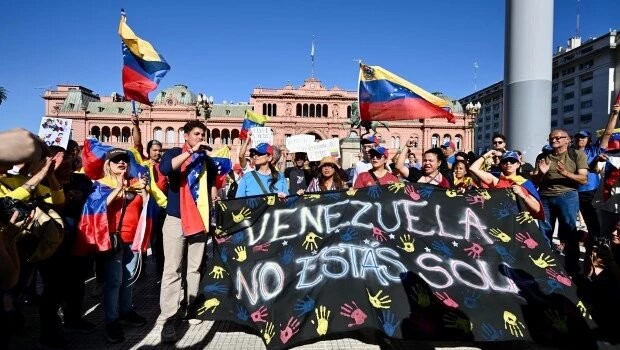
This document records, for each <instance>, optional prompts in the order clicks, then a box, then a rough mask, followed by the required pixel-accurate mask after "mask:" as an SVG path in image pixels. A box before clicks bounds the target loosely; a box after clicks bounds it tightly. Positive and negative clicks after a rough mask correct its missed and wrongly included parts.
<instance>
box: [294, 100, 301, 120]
mask: <svg viewBox="0 0 620 350" xmlns="http://www.w3.org/2000/svg"><path fill="white" fill-rule="evenodd" d="M295 112H296V113H295V115H296V116H298V117H301V103H298V104H297V107H296V109H295Z"/></svg>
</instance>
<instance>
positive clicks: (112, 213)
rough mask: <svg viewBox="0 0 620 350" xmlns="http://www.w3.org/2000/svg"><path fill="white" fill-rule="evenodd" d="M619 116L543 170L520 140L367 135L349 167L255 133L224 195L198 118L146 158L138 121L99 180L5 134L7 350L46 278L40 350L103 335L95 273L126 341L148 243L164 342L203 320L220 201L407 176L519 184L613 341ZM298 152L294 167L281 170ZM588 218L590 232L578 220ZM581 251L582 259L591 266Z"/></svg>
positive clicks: (553, 136) (2, 265) (445, 182)
mask: <svg viewBox="0 0 620 350" xmlns="http://www.w3.org/2000/svg"><path fill="white" fill-rule="evenodd" d="M619 110H620V106H618V105H616V106H614V107H613V110H612V113H611V114H610V117H609V121H608V124H607V125H606V127H605V130H604V132H603V133H602V135H601V136H600V138H599V139H598V140H593V137H592V135H591V134H590V133H589V132H586V131H580V132H578V133H576V134H575V135H573V136H572V137H571V135H569V134H568V133H567V132H566V131H565V130H562V129H554V130H552V131H551V133H550V134H549V140H548V141H549V143H548V144H546V145H544V147H543V148H542V151H541V153H540V155H538V157H537V160H536V163H535V164H534V165H531V164H529V163H526V162H525V161H524V160H523V157H522V154H521V152H519V151H518V150H512V149H511V148H510V147H509V145H510V144H509V142H510V140H507V139H506V137H505V136H504V135H501V134H496V135H494V137H493V149H491V150H489V151H487V152H485V153H484V154H481V155H480V156H477V155H476V154H474V153H473V152H469V153H464V152H456V151H457V150H456V146H455V145H454V143H452V142H451V141H449V140H448V141H446V142H445V143H444V144H442V145H441V147H438V148H431V149H428V150H426V151H425V152H424V153H423V155H422V158H421V160H420V161H418V159H417V158H416V156H415V154H414V147H413V146H414V144H413V140H410V141H408V142H407V143H406V144H405V145H404V146H403V147H402V148H400V149H398V150H396V154H393V155H390V151H389V150H388V149H387V148H385V147H383V146H381V140H380V137H379V135H370V136H366V137H363V138H362V139H361V142H360V143H361V145H360V146H361V153H360V155H361V159H360V160H359V162H357V163H355V164H352V166H351V168H350V169H349V170H345V169H343V167H342V164H341V163H340V161H339V159H336V158H334V157H331V156H329V157H325V158H323V159H321V160H320V161H318V162H310V161H309V160H308V158H307V155H306V154H305V153H295V154H291V155H289V154H287V153H286V152H285V150H280V149H279V148H278V147H276V146H275V145H270V144H267V143H261V144H258V145H256V146H255V147H250V144H251V133H250V134H249V136H248V137H247V138H246V139H245V140H244V141H243V143H242V145H241V149H240V153H239V162H238V164H235V165H234V166H233V170H232V171H231V172H230V173H229V177H228V178H227V180H228V181H227V185H226V187H225V188H223V189H217V188H216V186H215V182H216V181H215V174H216V172H217V167H216V165H215V163H214V160H213V159H212V158H211V157H210V156H209V153H210V151H211V147H210V146H209V145H208V144H207V142H206V141H205V132H206V127H205V125H204V124H203V123H202V122H199V121H190V122H188V123H187V124H185V126H184V127H183V131H184V139H185V143H184V145H183V146H182V147H175V148H172V149H169V150H167V151H166V152H163V149H162V144H161V143H160V142H158V141H156V140H150V141H148V143H147V147H146V154H143V151H144V150H143V148H142V138H141V135H140V129H139V127H138V123H139V121H138V120H137V118H134V125H135V126H134V129H133V137H134V143H135V146H134V149H133V150H130V151H127V150H122V149H112V150H110V151H109V152H108V153H107V154H106V156H105V162H104V165H103V172H102V174H101V175H102V176H101V177H99V178H97V179H90V178H88V177H87V176H86V175H85V174H84V173H82V172H81V171H80V169H81V167H82V165H81V158H80V150H79V148H80V147H79V145H78V144H77V143H76V142H74V141H71V142H69V144H68V146H67V147H66V149H64V148H60V147H48V146H46V145H45V144H44V143H42V141H41V140H40V139H39V138H38V137H36V136H35V135H33V134H31V133H29V132H27V131H25V130H11V131H6V132H2V133H0V144H2V146H3V147H2V148H0V204H1V206H0V236H1V237H0V297H1V300H3V303H2V304H1V306H0V329H3V332H2V337H1V338H2V339H0V342H1V343H0V344H7V343H8V342H9V341H10V337H11V334H12V332H11V330H12V329H15V327H19V326H20V324H21V321H20V320H21V316H22V315H21V313H22V310H21V308H22V306H23V302H24V299H26V298H28V297H29V296H30V297H31V296H32V295H33V294H34V293H36V291H35V288H34V286H35V284H36V281H37V280H39V281H40V283H41V284H42V291H41V295H40V297H39V298H37V303H38V306H39V315H40V322H41V334H40V339H39V342H40V345H41V346H43V347H47V348H64V347H66V346H67V341H66V339H65V337H64V336H63V329H65V330H76V331H81V332H92V331H95V328H96V326H95V325H94V324H93V323H91V322H88V321H87V320H85V319H84V317H83V310H82V301H83V299H84V281H85V280H86V279H87V278H88V277H89V276H92V274H93V273H94V272H95V273H96V275H97V281H99V282H100V283H102V286H103V288H102V306H103V311H104V312H103V314H104V324H105V327H104V329H103V332H104V333H105V335H106V338H107V340H108V341H109V342H110V343H121V342H123V341H124V332H123V329H124V327H141V326H143V325H145V324H146V323H147V320H146V319H145V318H144V317H142V316H141V315H140V314H139V310H134V308H133V300H132V290H133V285H134V282H135V281H136V279H137V278H139V275H140V273H141V271H142V270H143V269H142V265H143V264H144V263H145V262H146V260H145V258H144V257H145V256H146V249H147V248H148V247H149V246H150V248H151V252H152V257H153V261H154V263H155V269H154V270H155V273H156V275H157V279H158V280H161V284H160V288H161V290H160V315H159V317H158V318H157V324H158V325H160V326H161V340H162V342H163V343H174V342H176V341H177V340H178V336H177V333H176V329H175V323H176V322H177V320H178V319H183V320H186V321H187V322H189V323H192V324H196V323H199V322H201V321H200V320H198V319H196V317H195V314H194V311H193V310H195V307H194V305H193V304H194V302H195V301H196V300H197V298H198V297H199V283H200V280H201V274H202V272H203V264H204V259H205V246H206V244H207V240H208V234H206V233H208V232H209V231H210V227H211V222H210V220H213V218H212V217H211V208H212V206H213V205H215V204H214V203H215V201H218V200H220V199H225V198H228V199H233V198H241V197H246V196H255V195H265V194H276V195H277V196H278V197H287V196H290V195H302V194H304V193H311V192H323V191H334V190H343V189H347V188H349V187H354V188H363V187H369V186H376V185H388V184H393V183H396V182H400V181H408V182H414V183H421V184H426V185H434V186H437V187H438V188H442V189H453V190H455V191H457V192H459V191H460V192H465V191H469V190H474V189H490V188H510V189H512V191H513V192H514V194H515V195H516V196H518V197H519V198H520V199H521V200H522V202H523V203H524V205H525V207H526V208H527V210H528V211H529V213H530V215H531V216H532V217H533V218H535V219H538V224H539V227H540V230H541V234H542V236H543V237H545V238H546V239H547V240H548V243H549V245H550V247H553V248H554V249H555V251H556V253H557V254H561V255H564V268H565V269H566V271H567V272H568V274H569V275H570V276H571V278H573V280H574V281H575V283H576V284H577V285H578V287H579V288H580V290H579V292H580V293H581V294H582V295H581V297H582V299H583V300H585V301H586V302H588V303H590V305H592V309H591V310H592V312H593V315H594V317H596V318H597V321H601V320H603V321H607V323H605V322H602V323H599V325H600V327H601V329H602V332H603V333H605V334H607V336H608V337H610V338H614V337H616V338H617V336H615V334H614V332H613V328H609V329H607V328H605V327H610V326H609V324H610V323H613V322H611V320H613V319H614V317H615V316H614V315H615V314H616V313H617V312H618V311H620V302H616V301H615V300H617V298H616V296H617V295H618V292H620V270H619V269H618V263H619V262H620V237H619V233H618V230H619V229H620V220H619V219H620V217H619V216H618V203H619V202H620V140H612V138H611V136H612V132H613V130H614V128H615V126H616V122H617V118H618V111H619ZM541 146H542V145H541ZM130 152H134V153H135V154H137V155H138V157H137V159H139V160H140V161H141V163H142V164H141V165H143V166H146V167H148V169H149V174H141V175H140V176H136V177H132V176H131V175H130V174H131V165H130V163H131V161H130V159H131V157H130ZM288 156H291V157H290V161H291V166H290V167H286V168H285V166H282V164H286V159H287V158H288ZM280 158H282V161H280ZM11 170H13V171H11ZM200 193H202V194H203V196H199V194H200ZM205 198H208V199H207V200H205ZM149 201H154V202H155V203H156V209H157V210H156V211H155V214H154V216H153V217H152V224H151V226H150V229H149V230H148V232H142V231H144V230H142V231H141V229H140V227H141V224H140V222H141V220H142V216H143V215H144V212H145V210H143V209H144V208H145V206H147V205H148V202H149ZM181 213H183V215H181ZM579 213H581V217H583V219H582V224H584V225H585V227H586V228H587V234H583V232H584V231H585V230H580V229H579V227H578V226H577V218H578V217H579ZM556 222H557V223H558V228H557V237H555V236H554V233H555V232H556V229H555V224H556ZM581 246H583V247H584V249H585V252H586V253H585V255H584V262H583V263H580V256H581V255H580V247H581ZM601 296H603V298H601ZM610 299H613V300H610ZM61 308H62V314H63V316H64V317H63V318H62V320H61V319H60V318H59V317H58V314H59V313H58V311H59V309H61Z"/></svg>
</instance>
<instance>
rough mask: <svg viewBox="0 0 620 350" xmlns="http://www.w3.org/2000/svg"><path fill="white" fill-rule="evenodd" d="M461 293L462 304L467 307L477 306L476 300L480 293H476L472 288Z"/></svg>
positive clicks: (473, 307)
mask: <svg viewBox="0 0 620 350" xmlns="http://www.w3.org/2000/svg"><path fill="white" fill-rule="evenodd" d="M462 294H463V305H465V307H466V308H468V309H475V308H476V306H478V300H479V299H480V294H478V293H476V292H475V291H473V290H470V291H465V292H463V293H462Z"/></svg>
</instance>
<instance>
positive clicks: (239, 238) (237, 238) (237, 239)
mask: <svg viewBox="0 0 620 350" xmlns="http://www.w3.org/2000/svg"><path fill="white" fill-rule="evenodd" d="M231 237H232V238H231V239H230V243H232V244H234V245H240V244H241V243H242V242H243V240H244V239H245V235H244V231H238V232H236V233H235V234H233V235H232V236H231Z"/></svg>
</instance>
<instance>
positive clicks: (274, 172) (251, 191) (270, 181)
mask: <svg viewBox="0 0 620 350" xmlns="http://www.w3.org/2000/svg"><path fill="white" fill-rule="evenodd" d="M273 156H274V148H273V147H272V146H271V145H269V144H267V143H260V144H258V145H256V147H255V148H252V149H250V158H252V159H253V160H254V170H252V171H248V172H247V173H245V174H244V175H243V177H242V178H241V180H239V187H238V188H237V193H236V195H235V198H241V197H249V196H260V195H265V194H270V193H276V194H277V195H278V197H280V198H284V197H286V196H288V186H287V185H286V178H285V177H284V175H283V174H282V173H281V172H279V171H278V169H276V167H275V166H274V165H273V164H272V160H273Z"/></svg>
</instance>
